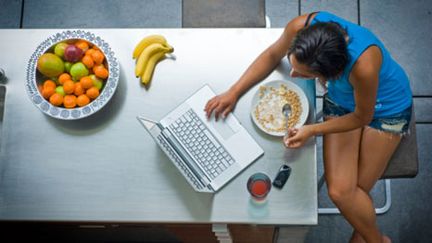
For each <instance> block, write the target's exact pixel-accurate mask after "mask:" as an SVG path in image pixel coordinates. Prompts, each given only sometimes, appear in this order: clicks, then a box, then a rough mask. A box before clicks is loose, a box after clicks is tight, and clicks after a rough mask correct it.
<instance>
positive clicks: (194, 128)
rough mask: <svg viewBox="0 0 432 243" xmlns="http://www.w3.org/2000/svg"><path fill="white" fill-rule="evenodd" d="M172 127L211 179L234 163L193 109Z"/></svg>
mask: <svg viewBox="0 0 432 243" xmlns="http://www.w3.org/2000/svg"><path fill="white" fill-rule="evenodd" d="M170 128H171V130H172V131H173V133H175V134H176V136H177V137H178V139H179V140H180V141H181V143H182V144H183V145H184V146H185V147H186V149H187V150H188V151H189V152H190V153H191V154H192V156H193V157H194V158H195V160H196V161H198V163H199V164H200V165H201V167H202V168H203V169H204V171H205V172H206V174H207V175H208V176H209V177H210V178H211V179H214V178H215V177H216V176H218V175H219V174H220V173H222V172H223V171H224V170H226V169H227V168H228V167H229V166H230V165H232V164H233V163H234V159H233V158H232V157H231V155H229V153H228V152H227V151H226V150H225V148H224V147H223V146H222V145H221V144H220V143H219V141H217V140H216V139H215V137H214V136H213V135H212V134H211V132H210V130H208V129H207V127H206V126H205V125H204V123H203V122H202V121H201V120H200V118H199V117H198V115H197V114H196V113H195V112H194V111H193V110H192V109H190V110H188V111H187V112H186V113H185V114H184V115H183V116H181V117H180V118H179V119H177V120H176V121H175V122H174V123H172V124H171V125H170Z"/></svg>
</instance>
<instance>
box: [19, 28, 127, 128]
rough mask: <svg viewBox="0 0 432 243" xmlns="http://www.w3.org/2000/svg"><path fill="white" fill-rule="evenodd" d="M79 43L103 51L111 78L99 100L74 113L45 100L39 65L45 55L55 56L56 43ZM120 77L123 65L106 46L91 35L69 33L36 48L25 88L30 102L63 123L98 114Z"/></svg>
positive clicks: (57, 34)
mask: <svg viewBox="0 0 432 243" xmlns="http://www.w3.org/2000/svg"><path fill="white" fill-rule="evenodd" d="M79 39H82V40H86V41H87V42H89V43H91V44H93V45H95V46H96V47H98V48H99V49H100V50H101V51H102V53H103V54H104V55H105V66H106V67H107V69H108V72H109V76H108V78H107V79H106V81H105V84H104V85H103V88H102V89H101V90H100V94H99V96H98V97H97V98H96V99H94V100H92V101H91V102H90V103H89V104H87V105H85V106H82V107H75V108H72V109H68V108H63V107H57V106H54V105H52V104H51V103H50V102H49V101H47V100H46V99H45V98H44V97H42V95H41V93H40V90H39V88H38V87H40V86H41V85H42V83H43V81H44V80H45V79H46V77H43V75H42V74H41V73H40V72H39V71H38V70H37V61H38V59H39V57H40V56H41V55H42V54H44V53H46V52H53V48H54V46H55V45H56V44H57V43H59V42H67V41H71V40H79ZM119 76H120V65H119V63H118V61H117V58H116V57H115V55H114V52H113V51H112V50H111V48H110V46H109V44H108V43H107V42H105V41H104V40H102V39H101V38H100V37H99V36H96V35H95V34H93V33H91V32H87V31H82V30H67V31H63V32H60V33H56V34H54V35H52V36H50V37H48V38H47V39H46V40H44V41H43V42H42V43H41V44H40V45H39V46H38V47H37V48H36V51H35V52H34V53H33V55H32V56H31V57H30V60H29V62H28V65H27V80H26V84H25V86H26V90H27V94H28V95H29V97H30V100H31V101H32V102H33V104H34V105H36V107H37V108H39V109H40V110H41V111H42V112H43V113H45V114H46V115H48V116H51V117H54V118H57V119H61V120H77V119H81V118H84V117H87V116H90V115H92V114H94V113H96V112H97V111H98V110H100V109H101V108H102V107H104V106H105V105H106V104H107V103H108V101H109V100H110V99H111V97H112V96H113V95H114V92H115V91H116V88H117V85H118V82H119Z"/></svg>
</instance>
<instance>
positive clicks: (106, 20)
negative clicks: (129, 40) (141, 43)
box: [23, 0, 181, 28]
mask: <svg viewBox="0 0 432 243" xmlns="http://www.w3.org/2000/svg"><path fill="white" fill-rule="evenodd" d="M23 27H24V28H178V27H181V0H146V1H141V0H123V1H116V0H93V1H86V0H75V1H57V0H39V1H25V5H24V19H23Z"/></svg>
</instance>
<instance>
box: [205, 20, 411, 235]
mask: <svg viewBox="0 0 432 243" xmlns="http://www.w3.org/2000/svg"><path fill="white" fill-rule="evenodd" d="M285 56H287V58H288V60H289V62H290V63H291V71H290V75H291V76H292V77H300V78H308V79H313V78H315V79H318V80H320V82H322V83H324V84H326V86H327V88H328V92H327V94H326V95H325V98H324V104H323V107H324V108H323V113H324V122H322V123H317V124H311V125H304V126H302V127H300V128H295V129H289V131H288V136H286V137H285V138H284V144H285V146H287V147H288V148H298V147H300V146H302V145H303V144H304V143H305V142H306V141H307V139H309V138H310V137H312V136H316V135H323V136H324V139H323V143H324V144H323V145H324V146H323V150H324V169H325V178H326V181H327V186H328V191H329V196H330V198H331V199H332V201H333V202H334V203H335V205H336V206H337V207H338V208H339V210H340V211H341V213H342V215H343V216H344V217H345V218H346V220H347V221H348V222H349V223H350V224H351V225H352V226H353V228H354V232H353V234H352V237H351V242H391V241H390V239H389V238H388V237H387V236H384V235H383V234H382V233H381V232H380V231H379V229H378V226H377V222H376V214H375V210H374V207H373V203H372V200H371V198H370V196H369V191H370V190H371V189H372V187H373V186H374V184H375V183H376V182H377V180H378V179H379V178H380V176H381V175H382V173H383V172H384V170H385V168H386V166H387V163H388V161H389V159H390V157H391V155H392V154H393V152H394V151H395V149H396V147H397V145H398V144H399V142H400V140H401V136H402V135H403V134H404V133H406V132H407V129H408V125H409V122H410V118H411V106H412V94H411V90H410V86H409V81H408V78H407V76H406V74H405V72H404V71H403V69H402V68H401V67H400V66H399V65H398V64H397V63H396V62H395V61H394V60H393V59H392V58H391V56H390V55H389V53H388V52H387V50H386V49H385V48H384V46H383V44H382V43H381V42H380V41H379V40H378V39H377V38H376V37H375V36H374V35H373V34H372V33H371V32H370V31H368V30H367V29H365V28H363V27H360V26H358V25H356V24H353V23H350V22H348V21H346V20H343V19H341V18H339V17H337V16H335V15H332V14H330V13H327V12H318V13H311V14H308V15H303V16H299V17H297V18H295V19H293V20H292V21H290V22H289V23H288V25H287V26H286V27H285V30H284V32H283V34H282V36H281V37H280V38H279V39H278V40H277V41H276V42H275V43H274V44H272V45H271V46H270V47H269V48H267V49H266V50H265V51H264V52H263V53H262V54H261V55H259V56H258V58H257V59H256V60H255V61H254V62H253V63H252V64H251V65H250V67H249V68H248V69H247V70H246V72H245V73H244V74H243V75H242V76H241V77H240V79H239V80H238V81H237V82H236V83H235V84H234V85H233V86H232V87H231V88H230V89H229V90H228V91H226V92H225V93H223V94H221V95H218V96H216V97H214V98H212V99H211V100H209V102H208V103H207V105H206V107H205V111H206V113H207V116H208V117H210V116H211V114H212V113H213V112H214V115H215V118H216V119H217V118H218V117H219V116H222V117H225V116H227V115H228V114H229V112H231V111H232V110H233V109H234V106H235V104H236V102H237V100H238V99H239V97H240V96H241V95H242V94H243V93H245V92H246V91H247V90H248V89H249V88H250V87H252V86H253V85H255V84H257V83H258V82H259V81H261V80H263V79H264V78H265V77H266V76H267V75H268V74H269V73H270V72H272V71H273V70H274V69H275V67H276V66H277V65H278V64H279V62H280V61H281V59H282V58H284V57H285Z"/></svg>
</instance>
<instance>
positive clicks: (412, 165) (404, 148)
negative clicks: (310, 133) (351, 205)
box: [317, 108, 418, 214]
mask: <svg viewBox="0 0 432 243" xmlns="http://www.w3.org/2000/svg"><path fill="white" fill-rule="evenodd" d="M321 115H322V113H321ZM318 116H319V115H317V117H318ZM417 173H418V152H417V135H416V127H415V114H414V108H413V110H412V115H411V122H410V126H409V129H408V134H407V135H405V136H404V137H403V138H402V140H401V142H400V143H399V145H398V148H397V149H396V151H395V153H394V154H393V156H392V158H391V159H390V161H389V163H388V165H387V168H386V170H385V171H384V173H383V175H382V176H381V178H380V180H381V179H383V180H384V190H385V203H384V206H382V207H380V208H375V212H376V214H383V213H386V212H387V211H388V210H389V209H390V207H391V190H390V179H394V178H413V177H415V176H416V175H417ZM323 184H324V175H322V176H321V178H320V179H319V182H318V190H320V189H321V188H322V186H323ZM318 213H319V214H339V213H340V211H339V209H337V208H318Z"/></svg>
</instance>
